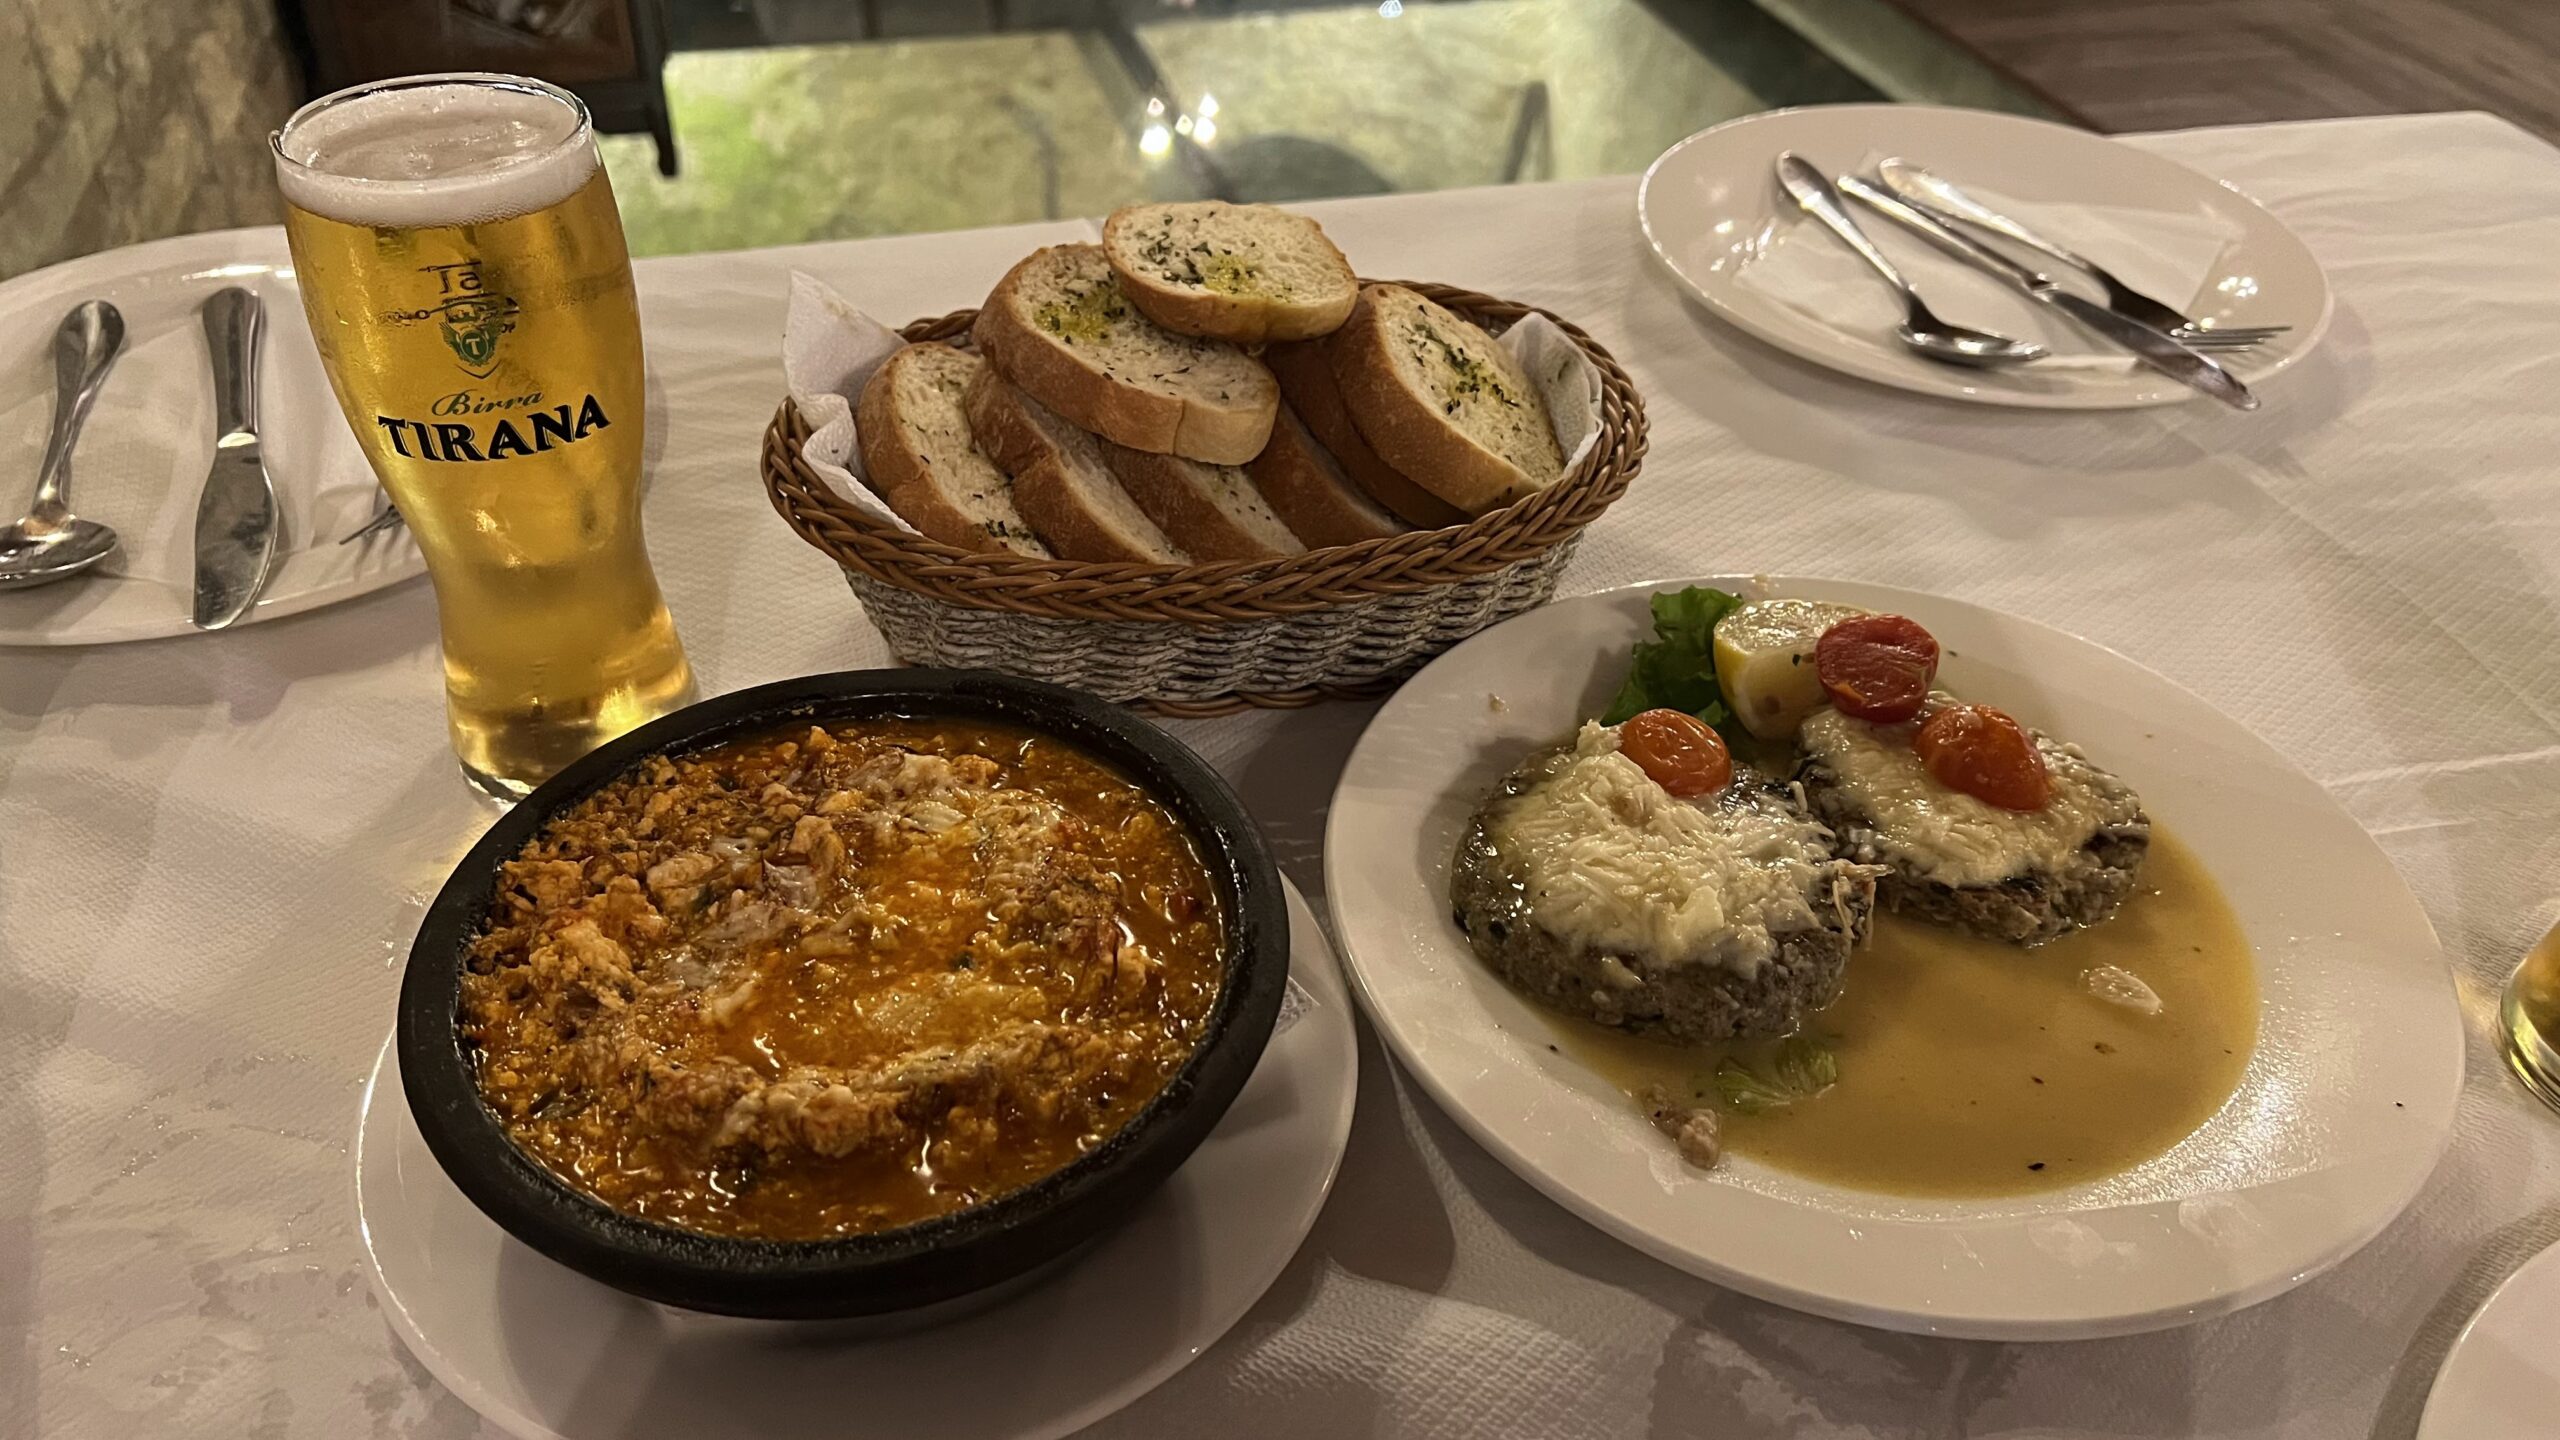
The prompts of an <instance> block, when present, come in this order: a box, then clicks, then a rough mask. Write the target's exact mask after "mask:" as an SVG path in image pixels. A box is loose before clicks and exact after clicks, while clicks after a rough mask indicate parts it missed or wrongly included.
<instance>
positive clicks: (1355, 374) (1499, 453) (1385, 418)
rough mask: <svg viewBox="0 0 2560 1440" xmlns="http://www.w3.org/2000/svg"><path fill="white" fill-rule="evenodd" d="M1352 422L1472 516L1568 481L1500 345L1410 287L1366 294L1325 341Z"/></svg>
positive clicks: (1375, 288) (1541, 411) (1539, 413)
mask: <svg viewBox="0 0 2560 1440" xmlns="http://www.w3.org/2000/svg"><path fill="white" fill-rule="evenodd" d="M1325 344H1326V350H1325V353H1326V355H1327V357H1328V358H1330V359H1331V360H1332V361H1333V378H1334V383H1335V384H1337V385H1339V386H1340V387H1341V388H1342V403H1343V405H1344V407H1345V408H1347V409H1349V410H1350V412H1351V419H1352V422H1353V423H1354V424H1356V425H1358V426H1359V427H1360V433H1361V435H1362V436H1363V437H1365V438H1366V439H1367V440H1368V442H1369V444H1370V445H1371V446H1372V447H1373V448H1375V449H1376V450H1377V452H1378V455H1379V458H1381V459H1383V460H1385V461H1386V462H1387V463H1388V464H1390V465H1392V466H1394V467H1395V468H1396V469H1398V470H1399V471H1402V472H1403V473H1404V474H1405V475H1407V476H1409V477H1411V479H1412V480H1413V482H1414V483H1415V484H1417V485H1420V486H1421V487H1422V488H1424V489H1425V490H1428V491H1430V492H1431V493H1432V494H1434V495H1437V496H1439V497H1440V498H1441V499H1443V500H1446V501H1448V502H1449V503H1450V504H1452V505H1455V506H1457V507H1458V508H1459V509H1461V510H1464V511H1466V512H1467V513H1469V514H1471V515H1481V514H1483V513H1484V512H1485V511H1487V510H1491V509H1493V508H1495V507H1496V506H1500V505H1508V504H1510V503H1511V502H1512V501H1514V500H1518V499H1521V498H1523V497H1525V496H1527V495H1530V494H1533V493H1535V492H1536V491H1537V490H1538V489H1539V488H1541V487H1542V486H1545V485H1547V484H1549V483H1551V482H1553V481H1554V480H1555V479H1556V478H1557V477H1558V476H1560V475H1562V474H1563V473H1564V452H1563V451H1562V450H1561V449H1560V448H1558V447H1557V445H1556V436H1555V426H1554V424H1553V422H1551V421H1550V420H1549V419H1548V418H1547V405H1546V401H1545V400H1543V399H1541V398H1540V397H1539V395H1538V391H1537V388H1536V387H1535V386H1533V385H1532V384H1531V383H1530V381H1529V376H1528V373H1527V372H1526V371H1524V370H1523V369H1521V367H1520V362H1519V361H1518V360H1516V359H1514V358H1513V357H1512V354H1511V352H1510V351H1508V350H1505V349H1503V348H1502V346H1501V344H1500V343H1499V342H1497V341H1496V340H1495V339H1494V338H1493V337H1492V336H1491V335H1488V334H1486V333H1485V332H1484V331H1482V330H1480V329H1478V328H1476V326H1475V325H1474V324H1472V323H1471V322H1469V321H1467V320H1464V319H1461V318H1460V317H1459V316H1457V315H1455V314H1452V313H1451V312H1450V311H1449V310H1448V309H1446V308H1445V307H1443V306H1441V305H1439V304H1438V303H1436V302H1434V301H1432V300H1430V299H1429V298H1427V297H1425V296H1423V295H1420V294H1417V293H1416V292H1414V291H1411V290H1408V289H1406V288H1404V287H1403V286H1401V285H1364V286H1362V287H1360V303H1359V304H1357V305H1355V306H1353V307H1352V310H1351V318H1350V319H1349V320H1347V321H1345V322H1344V323H1343V326H1342V329H1341V330H1340V331H1339V332H1338V333H1336V334H1335V335H1334V336H1333V338H1332V339H1330V340H1328V341H1326V342H1325Z"/></svg>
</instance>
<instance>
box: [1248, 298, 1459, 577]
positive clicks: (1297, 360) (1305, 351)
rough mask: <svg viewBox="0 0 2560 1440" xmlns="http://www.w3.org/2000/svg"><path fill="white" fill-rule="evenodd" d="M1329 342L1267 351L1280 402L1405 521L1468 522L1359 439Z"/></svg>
mask: <svg viewBox="0 0 2560 1440" xmlns="http://www.w3.org/2000/svg"><path fill="white" fill-rule="evenodd" d="M1325 344H1326V342H1324V341H1321V340H1303V341H1300V342H1298V343H1297V344H1295V345H1274V346H1272V347H1271V348H1270V349H1269V350H1267V351H1265V352H1263V356H1262V358H1263V362H1264V363H1265V364H1267V365H1269V366H1270V367H1271V373H1272V374H1274V375H1276V376H1278V377H1279V378H1280V396H1281V399H1282V401H1283V402H1284V403H1285V404H1287V405H1288V407H1289V408H1290V409H1291V410H1294V411H1296V412H1297V414H1298V418H1299V419H1300V420H1302V421H1305V422H1306V426H1307V430H1308V431H1309V433H1311V434H1313V435H1314V436H1315V437H1316V442H1317V443H1318V444H1320V445H1322V446H1324V448H1325V449H1326V450H1328V451H1330V452H1331V453H1332V455H1333V458H1334V459H1335V460H1337V461H1339V462H1341V465H1342V469H1343V472H1344V473H1345V474H1348V475H1349V476H1350V477H1351V483H1352V484H1354V485H1357V486H1359V487H1360V488H1361V490H1363V491H1364V492H1366V493H1367V494H1368V496H1369V498H1370V499H1372V500H1375V501H1377V502H1378V503H1379V504H1380V505H1383V506H1385V507H1386V508H1387V509H1388V510H1389V511H1390V512H1392V513H1393V514H1395V515H1396V516H1398V517H1399V518H1401V519H1402V520H1403V521H1404V522H1405V523H1406V524H1408V525H1412V526H1415V527H1417V528H1420V529H1424V530H1442V529H1446V528H1448V527H1449V526H1451V525H1464V524H1466V523H1467V512H1465V511H1464V510H1461V509H1459V508H1458V507H1457V506H1455V505H1452V504H1450V503H1449V502H1448V501H1446V500H1443V499H1441V498H1440V497H1439V496H1437V495H1434V494H1432V493H1431V492H1430V491H1428V490H1425V489H1423V488H1422V487H1421V486H1419V485H1416V484H1414V483H1413V482H1412V481H1410V480H1408V479H1406V478H1405V477H1404V476H1402V475H1400V474H1398V473H1397V472H1396V467H1394V466H1393V465H1390V464H1388V463H1387V462H1386V461H1384V460H1381V459H1379V458H1378V452H1377V451H1375V450H1372V449H1370V448H1369V442H1368V441H1366V440H1363V439H1361V438H1360V427H1359V426H1357V425H1354V424H1352V423H1351V412H1350V411H1349V410H1346V409H1344V408H1343V405H1342V391H1341V389H1340V388H1339V387H1338V386H1336V385H1335V384H1334V383H1333V362H1331V361H1330V360H1327V359H1326V358H1325V353H1324V352H1325ZM1274 433H1277V431H1276V428H1275V431H1274Z"/></svg>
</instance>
